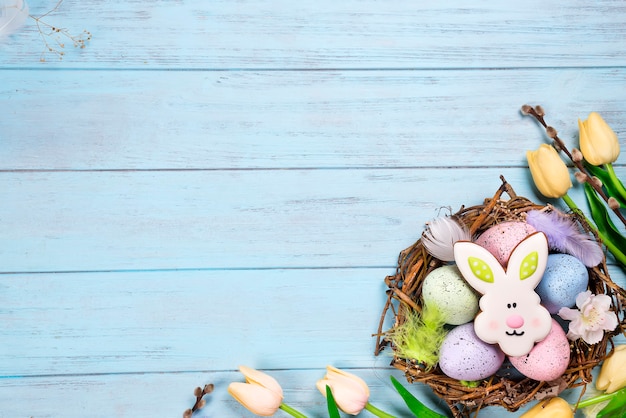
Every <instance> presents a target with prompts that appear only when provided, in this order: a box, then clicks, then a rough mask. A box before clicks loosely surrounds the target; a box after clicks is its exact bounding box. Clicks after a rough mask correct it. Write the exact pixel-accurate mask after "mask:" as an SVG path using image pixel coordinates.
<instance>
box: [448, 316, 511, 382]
mask: <svg viewBox="0 0 626 418" xmlns="http://www.w3.org/2000/svg"><path fill="white" fill-rule="evenodd" d="M503 362H504V353H503V352H502V350H500V348H499V347H498V346H497V345H492V344H487V343H486V342H484V341H482V340H481V339H480V338H478V337H477V336H476V333H475V332H474V324H473V323H472V322H470V323H467V324H463V325H459V326H458V327H456V328H454V329H452V330H451V331H450V332H449V333H448V335H447V336H446V338H445V339H444V341H443V343H442V344H441V348H440V350H439V367H440V368H441V371H442V372H444V373H445V375H446V376H448V377H451V378H453V379H458V380H481V379H485V378H487V377H489V376H491V375H493V374H494V373H496V372H497V371H498V369H499V368H500V366H502V363H503Z"/></svg>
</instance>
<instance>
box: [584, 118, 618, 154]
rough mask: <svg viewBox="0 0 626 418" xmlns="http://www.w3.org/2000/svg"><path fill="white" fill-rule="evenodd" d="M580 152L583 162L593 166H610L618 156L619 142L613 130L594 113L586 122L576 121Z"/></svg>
mask: <svg viewBox="0 0 626 418" xmlns="http://www.w3.org/2000/svg"><path fill="white" fill-rule="evenodd" d="M578 130H579V131H580V150H581V152H582V153H583V156H584V157H585V160H587V162H589V163H590V164H593V165H603V164H610V163H612V162H614V161H615V160H617V157H618V156H619V141H618V140H617V135H615V132H613V129H611V127H610V126H609V125H608V124H607V123H606V122H605V121H604V119H602V116H600V115H599V114H598V113H596V112H591V113H590V114H589V116H588V117H587V120H586V121H584V122H583V121H581V120H580V119H578Z"/></svg>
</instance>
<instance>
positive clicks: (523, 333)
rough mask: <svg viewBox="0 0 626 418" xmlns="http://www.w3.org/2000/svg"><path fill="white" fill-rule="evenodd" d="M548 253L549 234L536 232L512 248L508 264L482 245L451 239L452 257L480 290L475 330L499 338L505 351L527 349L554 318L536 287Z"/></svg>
mask: <svg viewBox="0 0 626 418" xmlns="http://www.w3.org/2000/svg"><path fill="white" fill-rule="evenodd" d="M547 259H548V239H547V238H546V236H545V234H544V233H543V232H536V233H534V234H531V235H529V236H528V237H526V238H525V239H524V240H522V241H521V242H520V243H519V244H518V245H517V246H516V247H515V248H514V249H513V252H512V253H511V256H510V257H509V261H508V263H507V267H506V269H505V268H504V267H502V265H501V264H500V263H499V262H498V260H497V259H496V258H495V257H494V256H493V255H492V254H491V253H490V252H489V251H487V250H486V249H485V248H483V247H481V246H480V245H478V244H474V243H473V242H468V241H458V242H457V243H456V244H455V245H454V260H455V261H456V264H457V267H458V268H459V270H460V271H461V274H462V275H463V277H464V278H465V280H467V282H468V283H469V284H470V285H471V286H472V287H473V288H474V289H476V290H477V291H478V292H480V293H482V294H483V296H482V297H481V298H480V302H479V306H480V309H481V311H482V312H481V313H479V314H478V315H477V316H476V318H475V319H474V330H475V331H476V335H477V336H478V337H479V338H480V339H481V340H483V341H485V342H486V343H489V344H495V343H497V344H499V345H500V348H501V349H502V351H504V353H505V354H507V355H509V356H522V355H526V354H528V353H529V352H530V350H531V349H532V348H533V346H534V344H535V342H537V341H541V340H543V339H544V338H545V337H546V336H547V335H548V333H549V332H550V329H551V327H552V319H551V317H550V313H549V312H548V310H547V309H546V308H544V307H543V306H541V304H540V302H541V299H540V298H539V295H537V293H535V291H534V289H535V287H536V286H537V285H538V284H539V281H540V280H541V277H542V276H543V272H544V270H545V268H546V262H547Z"/></svg>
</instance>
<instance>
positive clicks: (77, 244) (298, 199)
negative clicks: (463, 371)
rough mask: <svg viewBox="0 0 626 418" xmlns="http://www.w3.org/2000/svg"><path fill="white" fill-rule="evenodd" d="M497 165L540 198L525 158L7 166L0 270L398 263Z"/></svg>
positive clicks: (493, 182) (468, 199)
mask: <svg viewBox="0 0 626 418" xmlns="http://www.w3.org/2000/svg"><path fill="white" fill-rule="evenodd" d="M500 174H503V175H504V176H505V177H506V178H507V179H508V181H509V182H510V183H511V184H512V185H513V187H514V188H515V189H516V190H517V193H518V194H519V195H522V196H527V197H529V198H530V199H532V200H535V201H542V199H541V198H539V197H537V196H535V194H534V186H533V185H532V181H531V180H530V174H529V172H528V169H526V168H506V169H500V168H477V169H471V170H470V169H466V168H460V169H453V168H449V169H389V170H387V169H380V170H365V169H364V170H341V169H338V170H264V171H254V170H253V171H248V170H243V171H154V172H153V171H147V172H146V171H140V172H136V171H130V172H127V171H122V172H118V171H114V172H108V171H107V172H19V173H14V172H4V173H0V190H2V191H3V192H2V193H3V200H4V202H3V204H2V205H0V219H2V223H0V248H1V250H0V271H2V272H54V271H93V270H97V271H110V270H129V269H130V270H133V269H139V270H143V269H189V268H191V269H231V268H274V267H376V266H390V265H392V264H394V263H395V258H396V255H397V253H398V252H399V251H400V250H401V249H403V248H406V247H407V246H409V245H410V244H411V243H413V242H414V241H415V240H416V239H417V237H419V234H420V233H421V231H422V230H423V226H424V223H425V222H427V221H429V220H430V219H432V218H434V217H436V216H438V215H439V213H440V211H441V208H445V207H450V208H452V210H454V211H456V210H458V208H460V206H461V205H472V204H478V203H481V202H482V201H483V199H484V198H486V197H490V196H492V195H493V193H494V192H495V190H496V189H497V188H498V187H499V186H500V184H501V183H500V179H499V175H500ZM624 174H625V170H624V168H623V167H619V169H618V175H620V176H622V178H623V176H624ZM580 192H581V188H580V187H577V188H576V189H574V190H572V192H571V196H572V198H573V199H574V200H576V201H578V202H579V203H580V205H581V207H584V198H583V197H582V196H581V193H580ZM556 203H557V204H558V202H556Z"/></svg>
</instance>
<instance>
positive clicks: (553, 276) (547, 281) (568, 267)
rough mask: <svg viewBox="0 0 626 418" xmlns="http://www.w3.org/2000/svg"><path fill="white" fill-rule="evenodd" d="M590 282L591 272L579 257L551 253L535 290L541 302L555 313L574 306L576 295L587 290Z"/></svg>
mask: <svg viewBox="0 0 626 418" xmlns="http://www.w3.org/2000/svg"><path fill="white" fill-rule="evenodd" d="M588 284H589V272H588V271H587V267H585V265H584V264H583V263H582V262H581V261H580V260H579V259H578V258H576V257H574V256H572V255H569V254H550V255H549V256H548V263H547V264H546V270H545V272H544V273H543V278H542V279H541V282H539V285H537V287H536V288H535V292H537V294H538V295H539V297H540V298H541V304H542V305H543V306H545V308H546V309H547V310H548V311H549V312H550V313H551V314H555V313H557V312H558V311H559V309H561V308H563V307H566V308H571V307H572V306H574V305H575V304H576V296H577V295H578V294H579V293H580V292H584V291H585V290H587V286H588Z"/></svg>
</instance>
